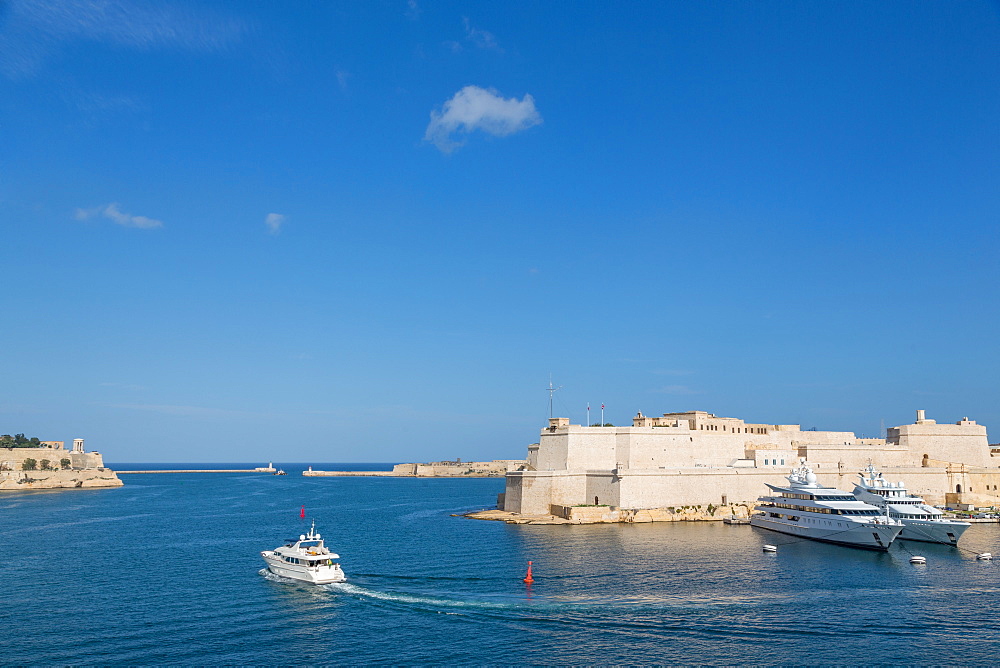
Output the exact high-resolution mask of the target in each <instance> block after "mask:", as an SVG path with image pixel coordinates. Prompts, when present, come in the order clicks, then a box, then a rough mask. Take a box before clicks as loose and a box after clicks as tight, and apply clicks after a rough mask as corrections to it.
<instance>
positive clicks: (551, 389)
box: [548, 373, 563, 420]
mask: <svg viewBox="0 0 1000 668" xmlns="http://www.w3.org/2000/svg"><path fill="white" fill-rule="evenodd" d="M562 388H563V386H562V385H560V386H559V387H552V374H551V373H550V374H549V387H548V392H549V419H550V420H551V419H552V395H553V394H555V393H556V390H561V389H562Z"/></svg>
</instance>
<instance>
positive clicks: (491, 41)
mask: <svg viewBox="0 0 1000 668" xmlns="http://www.w3.org/2000/svg"><path fill="white" fill-rule="evenodd" d="M462 23H463V25H464V26H465V39H467V40H468V41H470V42H472V43H473V44H474V45H476V46H477V47H479V48H480V49H496V50H497V51H501V50H502V49H500V46H499V45H498V44H497V38H496V37H494V36H493V33H491V32H487V31H486V30H480V29H479V28H476V27H475V26H473V25H472V24H471V23H470V22H469V19H468V17H463V18H462Z"/></svg>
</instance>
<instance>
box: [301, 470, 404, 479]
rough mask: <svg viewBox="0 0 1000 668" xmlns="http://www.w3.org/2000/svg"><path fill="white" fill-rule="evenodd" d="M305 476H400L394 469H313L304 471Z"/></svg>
mask: <svg viewBox="0 0 1000 668" xmlns="http://www.w3.org/2000/svg"><path fill="white" fill-rule="evenodd" d="M302 475H305V476H361V477H364V476H368V477H371V476H382V477H390V478H391V477H397V478H398V477H400V475H399V474H398V473H393V472H392V471H313V470H312V469H309V470H306V471H303V472H302Z"/></svg>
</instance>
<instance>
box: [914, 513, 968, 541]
mask: <svg viewBox="0 0 1000 668" xmlns="http://www.w3.org/2000/svg"><path fill="white" fill-rule="evenodd" d="M902 522H903V531H902V533H900V534H899V539H900V540H915V541H920V542H922V543H940V544H942V545H958V539H959V538H961V537H962V534H963V533H964V532H965V530H966V529H968V528H969V526H970V525H968V524H960V523H958V522H929V521H921V520H905V519H904V520H902Z"/></svg>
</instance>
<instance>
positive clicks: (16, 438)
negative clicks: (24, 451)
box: [0, 434, 42, 450]
mask: <svg viewBox="0 0 1000 668" xmlns="http://www.w3.org/2000/svg"><path fill="white" fill-rule="evenodd" d="M40 447H42V442H41V441H40V440H38V438H37V437H35V436H32V437H31V438H27V437H26V436H25V435H24V434H14V435H13V436H11V435H10V434H4V435H3V436H0V448H7V449H8V450H10V449H12V448H40Z"/></svg>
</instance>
